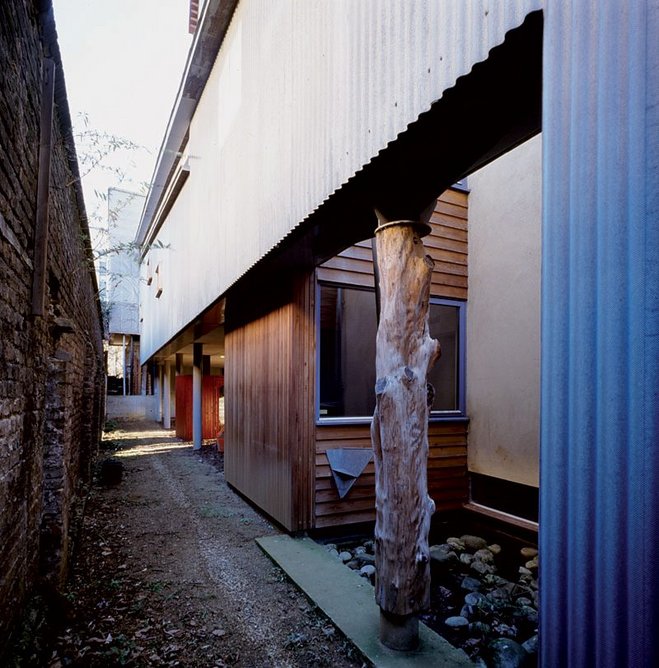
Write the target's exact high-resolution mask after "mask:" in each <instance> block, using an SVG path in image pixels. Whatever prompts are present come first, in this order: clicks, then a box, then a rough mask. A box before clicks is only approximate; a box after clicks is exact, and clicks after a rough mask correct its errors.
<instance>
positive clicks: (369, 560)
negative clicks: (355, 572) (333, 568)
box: [356, 552, 375, 566]
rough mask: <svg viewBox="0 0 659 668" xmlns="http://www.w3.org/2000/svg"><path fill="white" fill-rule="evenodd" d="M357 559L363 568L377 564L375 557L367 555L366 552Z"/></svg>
mask: <svg viewBox="0 0 659 668" xmlns="http://www.w3.org/2000/svg"><path fill="white" fill-rule="evenodd" d="M356 557H357V561H359V563H360V564H361V565H362V566H365V565H366V564H371V565H374V564H375V556H374V555H372V554H366V552H364V553H363V554H358V555H356Z"/></svg>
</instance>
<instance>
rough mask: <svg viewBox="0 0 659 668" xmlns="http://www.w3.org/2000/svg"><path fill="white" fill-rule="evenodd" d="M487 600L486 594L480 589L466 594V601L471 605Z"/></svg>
mask: <svg viewBox="0 0 659 668" xmlns="http://www.w3.org/2000/svg"><path fill="white" fill-rule="evenodd" d="M484 600H485V596H483V594H481V593H480V592H478V591H470V592H469V593H468V594H465V603H466V604H467V605H469V606H471V607H473V606H476V605H478V604H479V603H482V602H483V601H484Z"/></svg>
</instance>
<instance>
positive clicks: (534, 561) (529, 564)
mask: <svg viewBox="0 0 659 668" xmlns="http://www.w3.org/2000/svg"><path fill="white" fill-rule="evenodd" d="M524 566H525V567H526V568H528V569H529V570H530V571H537V570H538V557H534V558H533V559H531V561H527V562H526V563H525V564H524Z"/></svg>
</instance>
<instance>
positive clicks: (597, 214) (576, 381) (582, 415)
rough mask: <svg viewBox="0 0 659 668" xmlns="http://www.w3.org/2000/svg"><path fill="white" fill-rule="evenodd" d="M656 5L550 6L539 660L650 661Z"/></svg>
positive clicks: (657, 448) (656, 348) (658, 494)
mask: <svg viewBox="0 0 659 668" xmlns="http://www.w3.org/2000/svg"><path fill="white" fill-rule="evenodd" d="M658 7H659V6H658V4H657V3H656V2H655V1H650V0H648V1H647V2H645V1H642V0H639V1H638V2H631V3H619V2H614V1H613V0H611V1H603V2H598V3H592V2H588V3H587V2H583V3H581V2H569V3H568V2H563V0H552V1H551V2H549V3H548V7H547V9H546V13H545V42H544V44H545V48H544V73H543V80H544V109H543V114H544V115H543V131H544V145H543V154H544V170H545V171H544V242H543V296H542V301H543V305H542V314H543V330H542V436H541V481H540V491H541V516H540V530H541V548H540V554H541V564H540V565H541V571H540V582H541V587H542V596H541V599H540V600H541V615H540V619H541V646H542V663H543V665H545V666H598V667H608V666H610V667H613V666H634V667H637V666H656V665H659V643H657V638H656V634H657V631H658V630H659V615H658V610H659V603H658V601H659V599H658V595H659V569H658V568H657V554H659V396H658V392H659V232H658V230H659V226H658V225H657V220H658V217H657V213H658V212H657V192H658V191H659V188H658V187H657V186H658V185H659V184H658V183H657V182H658V180H659V169H658V142H657V127H658V125H659V118H658V115H659V112H658V110H659V105H658V104H657V101H658V100H657V89H658V86H657V84H658V81H657V79H658V78H659V77H658V73H659V70H658V60H657V34H658V27H659V26H658V21H657V9H658Z"/></svg>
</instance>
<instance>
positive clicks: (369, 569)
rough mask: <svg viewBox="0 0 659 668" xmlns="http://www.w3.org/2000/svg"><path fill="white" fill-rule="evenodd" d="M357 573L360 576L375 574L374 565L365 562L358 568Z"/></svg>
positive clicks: (368, 576) (367, 576) (366, 576)
mask: <svg viewBox="0 0 659 668" xmlns="http://www.w3.org/2000/svg"><path fill="white" fill-rule="evenodd" d="M359 574H360V575H361V576H362V577H365V578H370V577H371V576H372V575H375V566H371V565H370V564H366V566H362V567H361V568H360V569H359Z"/></svg>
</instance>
